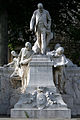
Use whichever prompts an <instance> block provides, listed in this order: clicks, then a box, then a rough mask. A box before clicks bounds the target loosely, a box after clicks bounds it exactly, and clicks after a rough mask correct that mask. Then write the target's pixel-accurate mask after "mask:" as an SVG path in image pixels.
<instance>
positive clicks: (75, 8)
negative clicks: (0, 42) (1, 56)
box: [7, 0, 80, 65]
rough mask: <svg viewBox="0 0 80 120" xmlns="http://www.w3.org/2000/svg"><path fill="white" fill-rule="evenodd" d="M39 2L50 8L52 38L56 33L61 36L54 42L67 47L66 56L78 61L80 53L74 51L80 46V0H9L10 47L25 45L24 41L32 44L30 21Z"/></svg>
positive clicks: (32, 35)
mask: <svg viewBox="0 0 80 120" xmlns="http://www.w3.org/2000/svg"><path fill="white" fill-rule="evenodd" d="M39 2H42V3H43V5H44V8H45V9H47V10H48V11H49V12H50V15H51V18H52V31H54V32H55V38H56V37H57V36H58V35H60V36H61V37H64V39H60V41H58V40H56V42H55V44H56V43H57V42H60V43H61V44H62V45H63V47H65V49H67V50H66V52H65V54H66V55H67V56H68V58H70V59H72V61H73V62H75V61H76V62H75V63H77V64H78V65H79V64H80V62H79V61H80V57H79V52H77V49H78V50H80V47H79V45H80V3H79V0H16V1H14V0H11V2H9V3H8V4H7V10H8V26H9V27H8V36H9V37H8V39H9V48H10V49H15V47H16V46H19V45H24V43H25V42H26V41H30V42H31V43H32V44H33V42H34V41H33V39H34V34H32V33H31V32H30V31H29V24H30V19H31V16H32V14H33V11H34V10H35V9H37V4H38V3H39ZM54 41H55V40H54ZM53 44H54V43H53ZM75 58H77V59H76V60H75Z"/></svg>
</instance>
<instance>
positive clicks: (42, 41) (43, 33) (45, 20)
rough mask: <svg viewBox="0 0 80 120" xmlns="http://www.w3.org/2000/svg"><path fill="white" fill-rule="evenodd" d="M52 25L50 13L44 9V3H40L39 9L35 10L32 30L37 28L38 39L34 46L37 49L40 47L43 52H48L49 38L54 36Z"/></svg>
mask: <svg viewBox="0 0 80 120" xmlns="http://www.w3.org/2000/svg"><path fill="white" fill-rule="evenodd" d="M50 27H51V17H50V14H49V12H48V11H47V10H45V9H43V4H42V3H39V4H38V9H37V10H35V11H34V13H33V16H32V18H31V21H30V30H31V31H33V30H34V28H35V33H36V37H37V41H36V42H35V44H34V46H35V48H36V49H40V53H42V54H45V53H46V47H47V45H48V43H49V40H50V39H52V37H53V34H52V33H51V30H50ZM36 51H37V50H36Z"/></svg>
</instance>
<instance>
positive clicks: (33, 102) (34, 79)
mask: <svg viewBox="0 0 80 120" xmlns="http://www.w3.org/2000/svg"><path fill="white" fill-rule="evenodd" d="M52 66H53V62H51V61H50V57H48V56H46V55H44V56H43V55H34V56H33V58H32V61H31V62H30V65H29V73H28V79H27V80H28V85H27V88H26V91H25V93H24V94H23V95H22V96H21V97H20V99H19V101H18V102H17V103H16V104H15V106H14V109H11V117H18V118H19V117H21V118H23V117H26V116H25V112H27V114H28V115H29V117H30V118H71V111H70V109H68V108H67V105H66V104H65V103H64V101H63V99H62V97H61V95H60V93H59V92H58V90H57V89H56V87H55V84H54V82H53V71H52Z"/></svg>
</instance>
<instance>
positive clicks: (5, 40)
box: [0, 10, 8, 66]
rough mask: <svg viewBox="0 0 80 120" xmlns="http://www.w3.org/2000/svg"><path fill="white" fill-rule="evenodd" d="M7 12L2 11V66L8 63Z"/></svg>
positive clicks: (0, 31)
mask: <svg viewBox="0 0 80 120" xmlns="http://www.w3.org/2000/svg"><path fill="white" fill-rule="evenodd" d="M7 17H8V15H7V12H6V11H5V10H2V11H0V66H2V65H4V64H7V63H8V27H7V24H8V23H7Z"/></svg>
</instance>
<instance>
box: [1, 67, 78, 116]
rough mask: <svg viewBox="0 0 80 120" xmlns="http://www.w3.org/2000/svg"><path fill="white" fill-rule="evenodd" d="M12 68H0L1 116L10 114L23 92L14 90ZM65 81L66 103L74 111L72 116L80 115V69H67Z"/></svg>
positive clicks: (64, 96) (17, 89) (18, 89)
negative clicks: (11, 77) (11, 80)
mask: <svg viewBox="0 0 80 120" xmlns="http://www.w3.org/2000/svg"><path fill="white" fill-rule="evenodd" d="M12 72H13V69H12V68H3V67H0V114H10V109H11V108H13V106H14V105H15V103H16V102H17V101H18V99H19V97H20V95H21V90H20V88H13V86H12V85H11V82H10V75H11V73H12ZM66 74H67V77H66V79H65V86H64V90H65V94H63V95H62V97H63V99H64V101H65V103H67V105H68V107H69V108H70V109H71V111H72V115H80V67H67V68H66Z"/></svg>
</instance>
